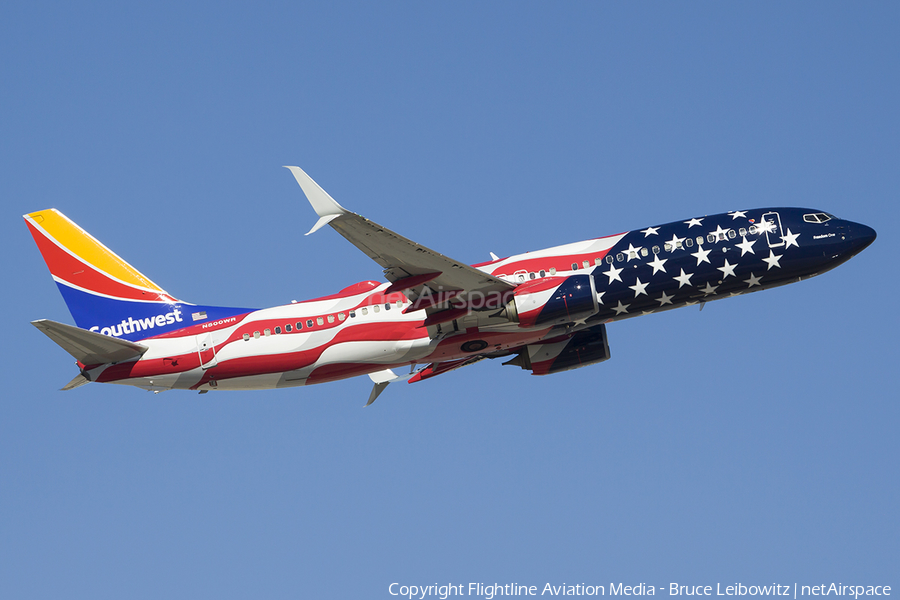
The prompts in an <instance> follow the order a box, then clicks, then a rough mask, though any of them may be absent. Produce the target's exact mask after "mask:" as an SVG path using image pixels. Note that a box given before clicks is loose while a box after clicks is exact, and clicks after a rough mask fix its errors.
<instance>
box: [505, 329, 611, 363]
mask: <svg viewBox="0 0 900 600" xmlns="http://www.w3.org/2000/svg"><path fill="white" fill-rule="evenodd" d="M609 357H610V354H609V342H608V341H607V338H606V325H602V324H601V325H594V326H593V327H591V328H590V329H583V330H581V331H578V332H576V333H574V334H572V335H570V336H565V337H561V338H558V339H555V340H548V341H547V342H545V343H542V344H528V345H527V346H525V347H524V348H522V351H521V352H520V353H519V355H518V356H516V357H515V358H514V359H512V360H510V361H508V362H505V363H503V364H505V365H516V366H519V367H522V368H523V369H525V370H526V371H531V373H532V374H533V375H550V374H552V373H561V372H562V371H570V370H572V369H579V368H581V367H586V366H588V365H593V364H596V363H598V362H603V361H604V360H608V359H609Z"/></svg>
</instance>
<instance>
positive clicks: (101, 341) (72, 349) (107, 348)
mask: <svg viewBox="0 0 900 600" xmlns="http://www.w3.org/2000/svg"><path fill="white" fill-rule="evenodd" d="M31 324H32V325H34V326H35V327H37V328H38V329H40V330H41V331H42V332H44V334H45V335H46V336H47V337H48V338H50V339H51V340H53V341H54V342H56V343H57V344H59V345H60V347H62V349H63V350H65V351H66V352H68V353H69V354H71V355H72V356H74V357H75V360H77V361H79V362H80V363H81V364H83V365H100V364H107V363H118V362H122V361H124V360H129V359H132V358H137V357H139V356H141V355H142V354H144V352H146V351H147V346H143V345H141V344H136V343H134V342H129V341H126V340H120V339H118V338H114V337H110V336H108V335H103V334H101V333H94V332H93V331H87V330H86V329H80V328H78V327H74V326H72V325H66V324H64V323H57V322H56V321H49V320H47V319H40V320H38V321H32V322H31Z"/></svg>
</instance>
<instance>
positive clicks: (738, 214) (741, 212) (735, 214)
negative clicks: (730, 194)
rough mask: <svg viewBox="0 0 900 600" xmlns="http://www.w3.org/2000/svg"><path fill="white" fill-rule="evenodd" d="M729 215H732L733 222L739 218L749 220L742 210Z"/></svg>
mask: <svg viewBox="0 0 900 600" xmlns="http://www.w3.org/2000/svg"><path fill="white" fill-rule="evenodd" d="M728 214H729V215H731V220H732V221H734V220H735V219H737V218H741V219H746V218H747V213H745V212H744V211H742V210H736V211H734V212H730V213H728Z"/></svg>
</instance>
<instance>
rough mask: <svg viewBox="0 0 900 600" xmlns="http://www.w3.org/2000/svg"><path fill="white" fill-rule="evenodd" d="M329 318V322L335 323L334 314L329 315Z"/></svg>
mask: <svg viewBox="0 0 900 600" xmlns="http://www.w3.org/2000/svg"><path fill="white" fill-rule="evenodd" d="M327 318H328V322H329V323H334V315H328V317H327Z"/></svg>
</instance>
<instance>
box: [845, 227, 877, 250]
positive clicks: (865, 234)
mask: <svg viewBox="0 0 900 600" xmlns="http://www.w3.org/2000/svg"><path fill="white" fill-rule="evenodd" d="M847 225H848V226H849V227H848V236H847V241H848V242H850V251H849V253H850V256H856V255H857V254H859V253H860V252H862V251H863V250H865V249H866V248H868V247H869V246H870V245H871V244H872V242H874V241H875V238H876V237H878V234H877V233H875V230H874V229H872V228H871V227H869V226H868V225H863V224H862V223H853V222H848V223H847Z"/></svg>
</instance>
